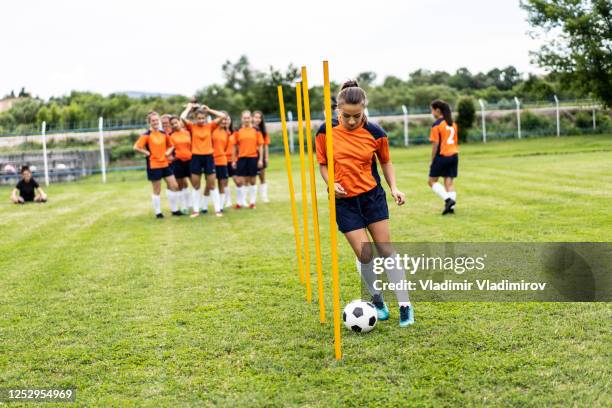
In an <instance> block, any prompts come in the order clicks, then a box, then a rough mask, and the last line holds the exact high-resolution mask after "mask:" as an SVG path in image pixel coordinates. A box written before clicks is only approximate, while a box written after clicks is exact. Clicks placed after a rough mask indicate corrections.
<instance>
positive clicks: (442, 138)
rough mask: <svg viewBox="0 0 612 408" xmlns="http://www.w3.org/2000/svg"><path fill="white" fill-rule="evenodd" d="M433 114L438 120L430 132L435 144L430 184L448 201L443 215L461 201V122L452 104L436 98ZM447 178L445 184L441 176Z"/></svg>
mask: <svg viewBox="0 0 612 408" xmlns="http://www.w3.org/2000/svg"><path fill="white" fill-rule="evenodd" d="M431 114H432V115H433V117H434V119H435V122H434V124H433V126H432V127H431V131H430V133H429V140H430V141H431V143H432V149H431V165H430V167H429V181H428V183H429V187H431V189H432V190H433V192H434V193H436V194H437V195H439V196H440V198H442V200H444V210H443V211H442V215H446V214H454V213H455V204H456V203H457V192H456V191H455V186H454V179H455V178H456V177H457V166H458V164H459V147H458V145H457V142H458V138H457V132H458V129H457V124H456V123H454V122H453V115H452V113H451V109H450V106H449V104H448V103H446V102H444V101H441V100H435V101H433V102H432V103H431ZM440 177H443V178H444V186H442V185H441V184H440V183H438V178H440Z"/></svg>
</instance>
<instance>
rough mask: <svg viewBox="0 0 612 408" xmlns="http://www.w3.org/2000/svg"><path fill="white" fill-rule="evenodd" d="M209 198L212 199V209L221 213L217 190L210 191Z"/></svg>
mask: <svg viewBox="0 0 612 408" xmlns="http://www.w3.org/2000/svg"><path fill="white" fill-rule="evenodd" d="M210 197H211V198H212V202H213V207H214V208H215V212H216V213H218V212H220V211H221V208H222V207H221V197H220V195H219V189H216V188H215V189H214V190H210Z"/></svg>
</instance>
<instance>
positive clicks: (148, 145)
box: [136, 129, 172, 169]
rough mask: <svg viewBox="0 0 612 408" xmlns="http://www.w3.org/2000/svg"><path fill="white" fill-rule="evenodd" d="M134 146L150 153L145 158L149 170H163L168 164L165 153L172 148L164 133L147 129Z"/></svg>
mask: <svg viewBox="0 0 612 408" xmlns="http://www.w3.org/2000/svg"><path fill="white" fill-rule="evenodd" d="M136 146H138V147H139V148H141V149H147V150H148V151H149V153H151V155H150V156H149V157H148V158H147V160H148V162H149V167H150V168H151V169H163V168H164V167H168V165H169V164H170V162H169V161H168V158H167V157H166V151H167V150H168V149H169V148H171V147H172V140H170V136H168V135H167V134H165V133H164V132H161V131H159V130H151V129H149V130H147V131H146V132H145V133H143V134H142V135H140V137H139V138H138V141H137V142H136Z"/></svg>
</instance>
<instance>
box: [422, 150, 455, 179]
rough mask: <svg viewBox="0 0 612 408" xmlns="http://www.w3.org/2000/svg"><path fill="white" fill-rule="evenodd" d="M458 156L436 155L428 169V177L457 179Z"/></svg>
mask: <svg viewBox="0 0 612 408" xmlns="http://www.w3.org/2000/svg"><path fill="white" fill-rule="evenodd" d="M458 165H459V155H458V154H455V155H452V156H442V155H437V156H436V157H435V158H434V160H433V162H432V163H431V166H430V167H429V177H457V167H458Z"/></svg>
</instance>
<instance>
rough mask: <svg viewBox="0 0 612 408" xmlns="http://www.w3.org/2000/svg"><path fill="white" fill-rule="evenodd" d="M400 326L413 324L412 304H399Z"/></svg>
mask: <svg viewBox="0 0 612 408" xmlns="http://www.w3.org/2000/svg"><path fill="white" fill-rule="evenodd" d="M399 311H400V321H399V325H400V327H407V326H410V325H411V324H414V309H413V308H412V306H400V308H399Z"/></svg>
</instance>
